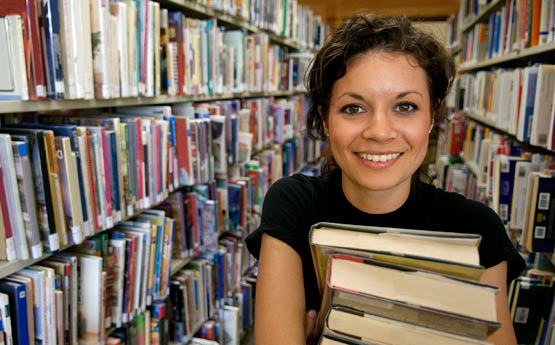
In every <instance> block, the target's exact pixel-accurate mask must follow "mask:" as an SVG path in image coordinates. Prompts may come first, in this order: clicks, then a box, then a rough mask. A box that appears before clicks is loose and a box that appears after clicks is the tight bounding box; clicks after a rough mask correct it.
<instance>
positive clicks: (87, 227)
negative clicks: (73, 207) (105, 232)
mask: <svg viewBox="0 0 555 345" xmlns="http://www.w3.org/2000/svg"><path fill="white" fill-rule="evenodd" d="M84 228H85V237H88V236H92V235H93V234H94V227H93V223H92V222H91V221H90V220H87V221H86V222H85V223H84Z"/></svg>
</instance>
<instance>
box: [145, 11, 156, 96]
mask: <svg viewBox="0 0 555 345" xmlns="http://www.w3.org/2000/svg"><path fill="white" fill-rule="evenodd" d="M146 6H148V18H147V22H146V23H145V24H146V27H147V31H146V37H145V39H146V61H143V63H146V80H145V88H146V92H145V96H147V97H154V48H153V47H154V18H153V14H154V2H153V1H147V4H146Z"/></svg>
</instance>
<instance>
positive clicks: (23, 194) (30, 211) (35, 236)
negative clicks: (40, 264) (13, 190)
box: [12, 141, 42, 259]
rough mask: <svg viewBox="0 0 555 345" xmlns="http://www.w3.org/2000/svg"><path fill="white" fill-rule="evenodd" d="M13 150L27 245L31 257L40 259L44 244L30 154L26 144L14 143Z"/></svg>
mask: <svg viewBox="0 0 555 345" xmlns="http://www.w3.org/2000/svg"><path fill="white" fill-rule="evenodd" d="M12 148H13V154H14V165H15V172H16V177H17V183H18V189H19V193H20V195H19V196H20V201H21V212H22V216H23V225H24V228H25V235H26V237H27V245H28V247H29V249H30V251H31V257H32V258H33V259H38V258H40V257H41V256H42V243H41V240H40V233H39V223H38V216H37V202H36V199H35V185H34V183H33V171H32V167H31V161H30V158H29V152H28V148H27V144H26V143H25V142H17V141H12Z"/></svg>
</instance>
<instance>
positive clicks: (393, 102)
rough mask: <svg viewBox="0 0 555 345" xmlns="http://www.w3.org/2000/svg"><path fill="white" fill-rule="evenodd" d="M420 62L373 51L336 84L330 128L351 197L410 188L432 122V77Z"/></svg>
mask: <svg viewBox="0 0 555 345" xmlns="http://www.w3.org/2000/svg"><path fill="white" fill-rule="evenodd" d="M415 66H416V62H415V60H413V59H412V58H411V57H409V56H407V55H402V54H394V53H386V52H370V53H368V54H364V55H361V56H358V57H355V58H354V59H353V60H352V61H351V63H350V64H349V65H348V66H347V71H346V73H345V75H344V76H343V77H342V78H340V79H338V80H337V81H336V82H335V83H334V85H333V89H332V94H331V99H330V107H329V116H328V121H327V123H326V129H327V130H328V133H329V141H330V145H331V150H332V153H333V157H334V158H335V160H336V162H337V164H338V165H339V167H340V168H341V171H342V174H343V177H342V179H343V190H344V192H345V193H346V195H347V194H350V193H355V194H356V193H361V192H362V193H364V192H366V191H391V192H399V191H401V192H404V193H408V191H409V190H410V181H411V176H412V175H413V173H414V172H415V171H416V170H417V169H418V167H419V166H420V164H421V163H422V161H423V160H424V157H425V155H426V150H427V147H428V134H429V130H430V127H431V125H432V120H431V118H432V117H431V114H430V109H431V107H430V96H429V91H428V83H427V75H426V72H425V71H424V70H423V69H422V68H420V67H415ZM351 195H353V194H351ZM358 195H360V194H358ZM407 195H408V194H407Z"/></svg>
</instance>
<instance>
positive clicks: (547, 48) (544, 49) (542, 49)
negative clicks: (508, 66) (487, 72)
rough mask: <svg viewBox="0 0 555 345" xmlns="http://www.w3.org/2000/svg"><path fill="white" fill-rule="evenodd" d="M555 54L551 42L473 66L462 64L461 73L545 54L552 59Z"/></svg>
mask: <svg viewBox="0 0 555 345" xmlns="http://www.w3.org/2000/svg"><path fill="white" fill-rule="evenodd" d="M554 52H555V42H549V43H546V44H542V45H537V46H535V47H530V48H526V49H523V50H518V51H512V52H509V53H508V54H505V55H503V56H500V57H496V58H493V59H489V60H485V61H480V62H477V63H473V64H462V65H461V66H460V69H459V70H460V71H461V72H469V71H473V70H478V69H483V68H486V67H494V66H496V65H501V64H505V63H508V62H517V61H519V60H526V59H530V58H533V57H541V56H542V55H544V54H550V55H551V56H549V57H550V58H553V53H554Z"/></svg>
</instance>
